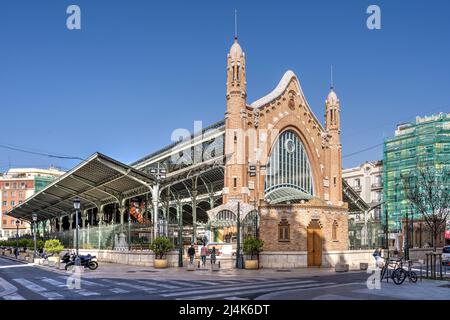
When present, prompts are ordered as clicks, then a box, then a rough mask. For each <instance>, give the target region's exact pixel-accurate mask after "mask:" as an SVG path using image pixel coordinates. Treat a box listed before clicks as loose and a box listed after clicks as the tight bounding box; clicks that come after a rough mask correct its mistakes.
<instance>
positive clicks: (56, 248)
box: [44, 239, 64, 254]
mask: <svg viewBox="0 0 450 320" xmlns="http://www.w3.org/2000/svg"><path fill="white" fill-rule="evenodd" d="M44 249H45V251H46V252H48V253H56V254H59V253H60V252H61V251H63V250H64V246H63V245H62V244H61V242H60V241H59V240H57V239H53V240H47V241H45V245H44Z"/></svg>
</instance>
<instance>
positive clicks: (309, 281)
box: [162, 280, 316, 297]
mask: <svg viewBox="0 0 450 320" xmlns="http://www.w3.org/2000/svg"><path fill="white" fill-rule="evenodd" d="M312 282H316V281H313V280H304V281H295V282H292V281H290V282H289V283H283V282H277V283H264V284H258V285H257V287H258V288H265V290H267V289H266V288H270V287H276V286H280V285H293V284H306V283H312ZM252 287H253V288H254V287H255V285H254V284H247V285H243V286H239V287H236V286H233V287H226V288H224V287H223V286H222V287H216V288H214V289H203V290H193V291H189V292H185V291H183V292H172V293H166V294H162V296H163V297H175V296H183V295H187V294H197V293H198V294H202V293H208V292H216V291H219V290H220V291H221V292H225V291H236V289H239V290H244V289H252Z"/></svg>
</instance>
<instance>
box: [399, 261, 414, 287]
mask: <svg viewBox="0 0 450 320" xmlns="http://www.w3.org/2000/svg"><path fill="white" fill-rule="evenodd" d="M402 259H403V258H401V260H402ZM396 273H398V274H396ZM393 276H394V277H396V278H398V279H403V280H401V282H400V283H398V284H402V283H403V282H404V281H405V279H406V278H407V277H408V280H409V281H410V282H412V283H416V282H417V274H416V273H415V272H414V271H412V270H411V266H408V270H405V269H403V266H402V265H401V267H400V268H398V269H396V270H395V271H394V274H393Z"/></svg>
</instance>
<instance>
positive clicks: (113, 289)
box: [109, 288, 130, 294]
mask: <svg viewBox="0 0 450 320" xmlns="http://www.w3.org/2000/svg"><path fill="white" fill-rule="evenodd" d="M109 291H111V292H113V293H116V294H121V293H130V291H128V290H125V289H121V288H112V289H109Z"/></svg>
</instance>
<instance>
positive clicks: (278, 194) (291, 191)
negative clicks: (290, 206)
mask: <svg viewBox="0 0 450 320" xmlns="http://www.w3.org/2000/svg"><path fill="white" fill-rule="evenodd" d="M265 198H266V201H267V202H268V203H270V204H277V203H282V202H286V201H296V200H308V199H311V198H312V196H311V195H310V194H308V193H306V192H303V191H301V190H299V189H296V188H290V187H281V188H277V189H274V190H271V191H269V192H268V193H267V194H266V196H265Z"/></svg>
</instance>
